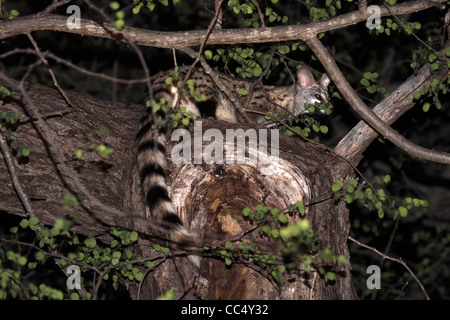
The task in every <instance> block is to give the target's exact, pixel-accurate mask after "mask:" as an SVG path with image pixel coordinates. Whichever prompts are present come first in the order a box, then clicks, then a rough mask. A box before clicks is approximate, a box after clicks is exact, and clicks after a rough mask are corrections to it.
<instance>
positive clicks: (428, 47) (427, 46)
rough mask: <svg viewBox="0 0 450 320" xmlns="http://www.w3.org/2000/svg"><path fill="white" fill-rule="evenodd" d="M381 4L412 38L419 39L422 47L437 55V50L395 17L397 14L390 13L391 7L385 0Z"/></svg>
mask: <svg viewBox="0 0 450 320" xmlns="http://www.w3.org/2000/svg"><path fill="white" fill-rule="evenodd" d="M383 5H384V6H385V8H386V9H387V11H389V14H390V15H391V16H393V17H394V19H395V20H396V21H397V22H398V23H399V24H400V25H401V26H402V28H403V29H404V30H405V31H407V32H410V33H411V35H412V36H413V37H414V38H416V40H417V41H419V42H420V43H421V44H422V45H423V46H424V47H426V48H427V49H428V50H430V51H433V52H434V53H436V55H438V52H437V51H436V50H434V49H433V48H432V47H430V46H429V45H428V44H426V43H425V42H424V41H423V40H422V39H420V38H419V37H418V36H417V35H416V34H415V33H414V31H412V30H408V28H407V27H406V26H405V25H404V24H403V22H402V21H401V20H400V19H399V18H397V16H396V15H395V14H394V13H392V11H391V9H390V8H389V6H388V5H387V4H386V3H385V2H383Z"/></svg>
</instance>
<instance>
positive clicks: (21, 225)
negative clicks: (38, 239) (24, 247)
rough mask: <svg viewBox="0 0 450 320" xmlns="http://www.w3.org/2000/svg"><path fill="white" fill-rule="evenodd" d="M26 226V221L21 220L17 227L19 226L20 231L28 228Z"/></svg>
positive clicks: (27, 223) (27, 222)
mask: <svg viewBox="0 0 450 320" xmlns="http://www.w3.org/2000/svg"><path fill="white" fill-rule="evenodd" d="M28 225H29V221H28V219H22V220H21V221H20V223H19V226H20V227H21V228H22V229H26V228H28Z"/></svg>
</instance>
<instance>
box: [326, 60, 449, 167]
mask: <svg viewBox="0 0 450 320" xmlns="http://www.w3.org/2000/svg"><path fill="white" fill-rule="evenodd" d="M447 76H448V71H447V70H446V69H445V68H439V70H438V71H436V72H435V73H433V74H430V65H429V64H425V65H424V66H423V67H422V68H420V69H419V71H418V72H417V75H411V76H410V77H409V78H408V79H407V80H406V81H405V82H403V83H402V85H400V86H399V87H398V88H397V89H396V90H395V91H393V92H392V93H391V94H390V95H389V96H388V97H386V98H385V99H383V100H382V101H381V102H380V103H378V104H377V105H376V106H375V107H374V108H373V112H374V113H375V114H376V115H377V116H378V117H379V118H380V119H381V120H383V122H385V123H386V124H387V125H391V124H392V123H394V122H395V121H396V120H397V119H398V118H399V117H400V116H402V115H403V114H404V113H405V112H406V111H408V110H409V109H410V108H412V107H413V106H414V105H415V102H414V98H413V93H414V92H416V91H417V90H418V89H419V88H421V87H423V86H424V85H426V84H428V83H430V82H431V80H432V79H433V78H436V79H438V80H439V81H442V80H443V79H445V78H446V77H447ZM377 136H378V133H377V132H375V131H373V130H372V129H371V128H370V126H369V125H367V123H366V122H365V121H360V122H359V123H358V124H357V125H356V126H355V127H354V128H353V129H352V130H350V131H349V132H348V134H347V135H346V136H345V137H344V138H343V139H342V140H341V141H340V142H339V144H338V145H337V146H336V148H335V149H334V151H335V152H336V153H337V154H340V155H345V157H346V158H347V159H348V160H349V161H351V163H353V164H357V163H359V161H360V160H361V159H362V153H363V152H364V151H365V150H366V149H367V147H368V146H369V145H370V144H371V143H372V141H373V139H375V138H376V137H377Z"/></svg>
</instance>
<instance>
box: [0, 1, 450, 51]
mask: <svg viewBox="0 0 450 320" xmlns="http://www.w3.org/2000/svg"><path fill="white" fill-rule="evenodd" d="M445 2H446V0H436V1H433V2H431V1H413V2H409V3H401V4H398V5H395V6H391V7H390V10H387V9H386V8H384V7H381V8H380V9H381V16H390V15H391V14H393V15H397V16H398V15H403V14H409V13H413V12H417V11H422V10H425V9H428V8H430V7H433V6H437V5H439V4H440V3H445ZM389 11H390V12H389ZM369 16H370V15H369V14H367V13H366V14H363V13H361V12H360V11H359V10H355V11H353V12H351V13H347V14H343V15H340V16H337V17H333V18H331V19H327V20H323V21H318V22H314V23H309V24H305V25H290V26H281V27H270V28H255V29H250V28H244V29H242V28H241V29H216V30H214V31H213V32H212V33H211V34H210V35H209V37H208V42H207V44H208V45H217V44H240V43H266V42H279V41H298V40H307V39H309V38H311V37H313V36H315V35H317V34H319V33H323V32H327V31H330V30H336V29H340V28H344V27H348V26H351V25H355V24H357V23H359V22H362V21H365V20H366V19H367V18H368V17H369ZM67 19H68V16H60V15H50V14H49V15H45V16H42V15H34V16H25V17H22V18H17V19H14V20H10V21H2V22H0V39H6V38H9V37H12V36H16V35H20V34H24V33H28V32H32V31H40V30H52V31H62V32H68V33H74V34H81V35H86V36H93V37H101V38H108V39H116V40H121V41H125V42H126V41H127V40H131V41H132V42H134V43H136V44H137V45H143V46H153V47H160V48H185V47H191V46H198V45H200V44H201V43H202V41H203V39H205V34H206V33H207V30H191V31H179V32H161V31H152V30H143V29H133V30H131V29H129V30H120V31H119V30H115V29H114V26H113V25H111V24H107V23H99V22H95V21H92V20H86V19H81V28H80V29H69V28H68V27H67V25H66V22H67ZM127 38H128V39H127Z"/></svg>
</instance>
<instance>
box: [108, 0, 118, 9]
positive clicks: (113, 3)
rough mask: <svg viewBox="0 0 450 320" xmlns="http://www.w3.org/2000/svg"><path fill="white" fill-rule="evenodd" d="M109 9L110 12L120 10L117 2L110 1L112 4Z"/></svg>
mask: <svg viewBox="0 0 450 320" xmlns="http://www.w3.org/2000/svg"><path fill="white" fill-rule="evenodd" d="M109 7H110V8H111V9H112V10H114V11H116V10H118V9H119V8H120V4H119V2H117V1H112V2H111V3H110V4H109Z"/></svg>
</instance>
